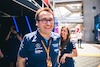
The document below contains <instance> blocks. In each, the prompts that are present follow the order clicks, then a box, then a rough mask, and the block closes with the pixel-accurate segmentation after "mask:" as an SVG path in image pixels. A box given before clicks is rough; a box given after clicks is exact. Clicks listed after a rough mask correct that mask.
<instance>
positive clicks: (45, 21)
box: [38, 19, 54, 24]
mask: <svg viewBox="0 0 100 67" xmlns="http://www.w3.org/2000/svg"><path fill="white" fill-rule="evenodd" d="M38 21H42V23H44V24H46V23H48V21H49V23H53V22H54V20H53V19H50V20H46V19H42V20H38Z"/></svg>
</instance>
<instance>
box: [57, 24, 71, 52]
mask: <svg viewBox="0 0 100 67" xmlns="http://www.w3.org/2000/svg"><path fill="white" fill-rule="evenodd" d="M63 28H66V30H67V32H68V35H67V39H66V40H65V42H64V43H63V46H62V49H60V47H61V42H62V41H63V37H62V36H61V33H60V36H61V40H60V46H59V49H60V51H61V52H62V51H63V50H64V48H65V46H66V45H67V44H68V43H69V41H70V31H69V28H68V27H66V26H63V27H62V28H61V30H62V29H63Z"/></svg>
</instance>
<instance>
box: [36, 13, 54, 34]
mask: <svg viewBox="0 0 100 67" xmlns="http://www.w3.org/2000/svg"><path fill="white" fill-rule="evenodd" d="M39 20H40V21H36V23H37V26H38V28H39V29H40V33H42V34H50V33H51V31H52V30H53V27H54V21H53V15H52V14H51V13H49V12H47V11H43V12H41V13H40V14H39Z"/></svg>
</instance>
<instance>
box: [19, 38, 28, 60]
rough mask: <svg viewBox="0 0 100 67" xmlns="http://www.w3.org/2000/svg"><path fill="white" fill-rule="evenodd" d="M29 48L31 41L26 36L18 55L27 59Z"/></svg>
mask: <svg viewBox="0 0 100 67" xmlns="http://www.w3.org/2000/svg"><path fill="white" fill-rule="evenodd" d="M28 48H29V40H28V39H27V38H26V36H24V37H23V40H22V42H21V44H20V47H19V51H18V54H19V55H20V56H21V57H23V58H25V57H26V56H27V53H28Z"/></svg>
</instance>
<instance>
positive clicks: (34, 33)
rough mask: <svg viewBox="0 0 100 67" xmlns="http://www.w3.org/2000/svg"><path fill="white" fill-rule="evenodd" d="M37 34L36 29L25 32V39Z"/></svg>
mask: <svg viewBox="0 0 100 67" xmlns="http://www.w3.org/2000/svg"><path fill="white" fill-rule="evenodd" d="M36 34H37V31H34V32H31V33H28V34H25V36H24V37H25V38H27V39H31V38H32V37H34V36H36Z"/></svg>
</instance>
